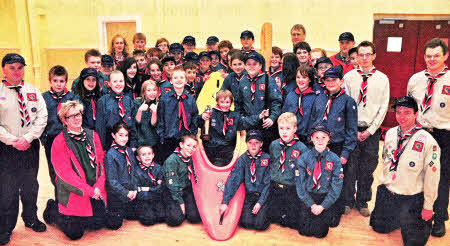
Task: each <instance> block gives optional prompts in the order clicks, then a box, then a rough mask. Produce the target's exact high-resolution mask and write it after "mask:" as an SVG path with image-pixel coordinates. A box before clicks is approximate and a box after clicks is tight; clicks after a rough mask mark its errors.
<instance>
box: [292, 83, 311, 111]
mask: <svg viewBox="0 0 450 246" xmlns="http://www.w3.org/2000/svg"><path fill="white" fill-rule="evenodd" d="M294 91H295V93H296V94H297V95H298V103H297V110H296V111H295V113H299V112H300V115H301V116H302V117H303V104H302V99H303V96H306V95H308V94H314V93H315V92H314V90H313V89H312V88H311V87H308V88H306V90H304V91H300V89H299V88H298V87H297V88H295V90H294Z"/></svg>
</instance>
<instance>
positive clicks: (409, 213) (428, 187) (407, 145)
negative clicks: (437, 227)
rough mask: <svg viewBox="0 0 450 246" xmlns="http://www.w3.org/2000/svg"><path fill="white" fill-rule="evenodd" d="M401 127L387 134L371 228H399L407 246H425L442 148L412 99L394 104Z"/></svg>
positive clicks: (435, 194)
mask: <svg viewBox="0 0 450 246" xmlns="http://www.w3.org/2000/svg"><path fill="white" fill-rule="evenodd" d="M394 108H395V118H396V119H397V122H398V123H399V126H397V127H394V128H391V129H389V131H388V132H387V133H386V138H385V142H384V149H383V168H382V172H381V174H380V185H379V186H378V189H377V197H376V201H375V208H374V210H373V212H372V215H371V217H370V226H372V228H373V230H374V231H376V232H379V233H389V232H392V231H394V230H395V229H398V228H399V227H400V229H401V232H402V238H403V243H404V244H405V245H425V244H426V242H427V240H428V238H429V236H430V231H431V223H432V220H431V217H432V216H433V203H434V201H435V200H436V197H437V193H438V192H437V190H438V183H439V175H440V159H439V158H440V148H439V146H438V144H437V142H436V140H434V138H433V137H432V136H431V135H430V134H429V133H428V132H427V131H425V130H424V129H423V128H422V126H421V125H420V123H418V122H417V121H416V120H417V116H418V114H419V113H418V107H417V103H416V101H414V99H413V98H412V97H408V96H406V97H402V98H400V99H398V100H397V101H396V102H395V105H394Z"/></svg>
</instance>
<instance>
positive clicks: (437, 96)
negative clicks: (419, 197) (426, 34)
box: [407, 38, 450, 237]
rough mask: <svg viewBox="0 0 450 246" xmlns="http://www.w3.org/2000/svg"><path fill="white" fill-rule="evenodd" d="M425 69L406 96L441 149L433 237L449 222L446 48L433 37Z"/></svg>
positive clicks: (449, 107)
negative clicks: (415, 103) (415, 107)
mask: <svg viewBox="0 0 450 246" xmlns="http://www.w3.org/2000/svg"><path fill="white" fill-rule="evenodd" d="M424 50H425V55H424V58H425V63H426V65H427V69H425V70H424V71H421V72H418V73H416V74H414V75H413V76H412V77H411V78H410V79H409V82H408V89H407V91H408V95H409V96H411V97H413V98H414V99H415V100H416V102H417V104H418V105H419V116H418V118H417V121H418V122H419V123H420V124H421V125H422V126H423V127H424V128H428V129H429V131H430V133H431V135H432V136H433V137H434V138H435V139H436V141H437V142H438V144H439V146H440V147H441V148H442V157H441V163H442V167H441V178H440V180H441V181H440V183H439V189H438V197H437V199H436V202H435V204H434V208H433V210H434V212H435V215H434V225H433V230H432V232H431V235H432V236H435V237H442V236H444V235H445V224H444V222H445V221H446V220H448V198H449V182H448V180H449V179H450V144H449V143H450V72H448V67H447V66H446V64H445V61H446V60H447V59H448V45H447V44H446V43H445V42H444V41H443V40H441V39H438V38H435V39H432V40H430V41H428V42H427V43H426V44H425V48H424Z"/></svg>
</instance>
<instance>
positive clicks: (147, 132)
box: [133, 98, 159, 146]
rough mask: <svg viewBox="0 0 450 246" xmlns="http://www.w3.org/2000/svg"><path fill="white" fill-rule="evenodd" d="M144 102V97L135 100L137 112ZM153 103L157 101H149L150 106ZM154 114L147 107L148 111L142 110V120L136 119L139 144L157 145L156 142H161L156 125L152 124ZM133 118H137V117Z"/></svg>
mask: <svg viewBox="0 0 450 246" xmlns="http://www.w3.org/2000/svg"><path fill="white" fill-rule="evenodd" d="M143 103H144V102H143V100H142V98H137V99H135V100H134V105H135V109H136V113H137V111H138V109H139V107H140V106H141V105H142V104H143ZM152 104H156V102H155V101H153V102H152V101H149V102H147V105H148V106H150V105H152ZM152 115H153V112H152V111H151V110H150V108H149V109H147V111H144V112H142V117H141V122H137V121H136V131H137V141H138V146H141V145H150V146H155V145H156V144H158V143H159V136H158V133H157V132H156V125H152V123H151V121H152ZM133 120H135V118H134V119H133Z"/></svg>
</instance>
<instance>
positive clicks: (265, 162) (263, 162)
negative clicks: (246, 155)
mask: <svg viewBox="0 0 450 246" xmlns="http://www.w3.org/2000/svg"><path fill="white" fill-rule="evenodd" d="M268 165H269V159H267V158H264V159H261V166H262V167H267V166H268Z"/></svg>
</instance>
